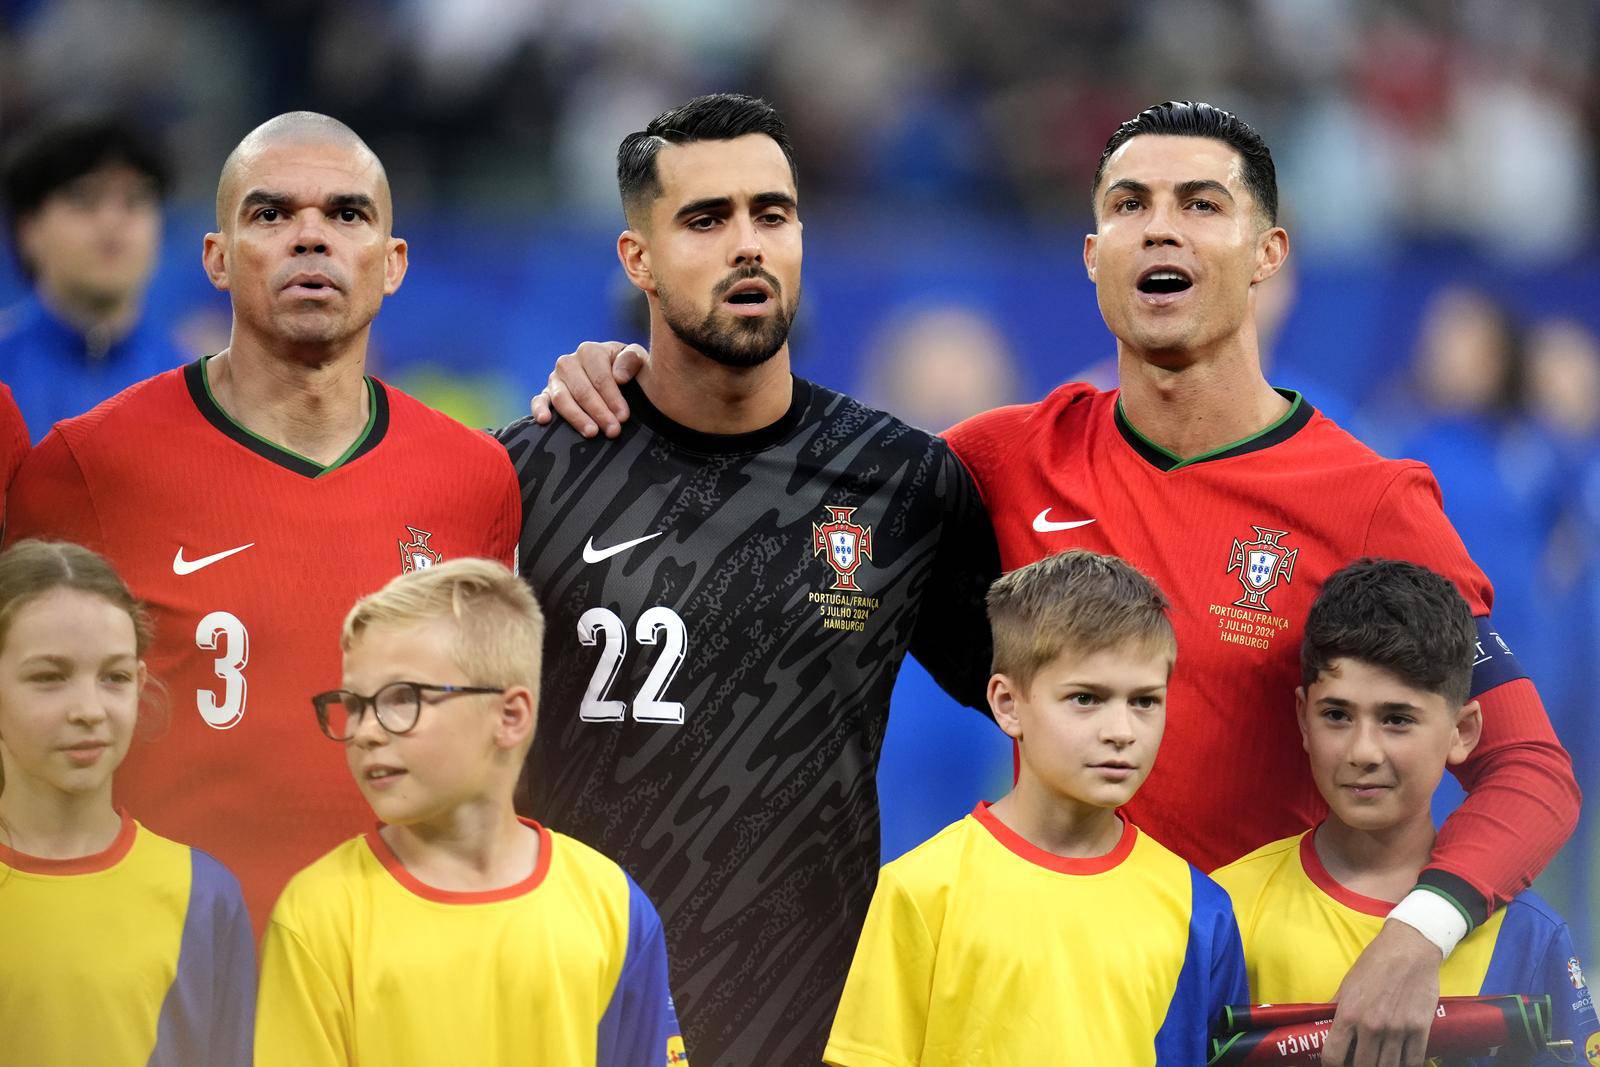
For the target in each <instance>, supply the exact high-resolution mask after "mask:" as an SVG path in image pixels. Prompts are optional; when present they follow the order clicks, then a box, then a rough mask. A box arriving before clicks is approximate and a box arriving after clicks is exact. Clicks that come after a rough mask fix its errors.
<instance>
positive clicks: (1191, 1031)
mask: <svg viewBox="0 0 1600 1067" xmlns="http://www.w3.org/2000/svg"><path fill="white" fill-rule="evenodd" d="M1189 880H1190V883H1191V885H1192V887H1193V903H1192V904H1191V905H1190V912H1189V948H1188V950H1187V951H1186V952H1185V953H1184V957H1183V970H1182V971H1181V972H1180V973H1179V975H1178V986H1177V988H1176V989H1175V990H1173V993H1172V1003H1171V1004H1170V1005H1169V1006H1168V1008H1167V1017H1166V1018H1165V1019H1164V1020H1162V1023H1161V1029H1160V1030H1159V1031H1158V1032H1157V1033H1156V1063H1157V1064H1158V1065H1161V1067H1176V1065H1180V1064H1181V1065H1188V1064H1203V1063H1205V1062H1206V1052H1207V1047H1208V1042H1209V1040H1210V1037H1211V1027H1212V1024H1213V1023H1214V1022H1215V1021H1216V1020H1217V1018H1218V1017H1219V1016H1221V1014H1222V1009H1223V1007H1224V1006H1226V1005H1228V1004H1247V1003H1249V1001H1250V986H1249V980H1248V978H1247V977H1246V973H1245V968H1244V944H1243V942H1242V941H1241V940H1240V938H1239V924H1238V921H1237V920H1236V919H1235V918H1234V916H1233V902H1232V901H1231V900H1229V899H1228V894H1227V893H1226V892H1225V891H1224V890H1223V888H1222V887H1221V886H1219V885H1217V883H1215V882H1213V881H1212V880H1211V879H1209V878H1207V877H1206V876H1205V875H1203V874H1201V873H1200V872H1199V871H1197V870H1195V869H1194V868H1193V867H1190V868H1189Z"/></svg>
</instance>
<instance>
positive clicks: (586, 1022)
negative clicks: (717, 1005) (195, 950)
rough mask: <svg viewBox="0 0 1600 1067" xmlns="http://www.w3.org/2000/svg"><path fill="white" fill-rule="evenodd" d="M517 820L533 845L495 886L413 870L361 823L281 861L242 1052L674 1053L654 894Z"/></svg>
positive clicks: (598, 1059) (304, 1065) (329, 1056)
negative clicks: (430, 880) (333, 844)
mask: <svg viewBox="0 0 1600 1067" xmlns="http://www.w3.org/2000/svg"><path fill="white" fill-rule="evenodd" d="M523 821H524V822H525V823H526V824H527V825H529V826H531V827H533V828H534V829H535V830H536V831H537V832H538V834H539V859H538V862H537V864H536V865H535V869H534V871H533V873H532V874H530V875H529V876H528V877H527V878H526V879H524V880H523V881H521V882H519V883H517V884H516V885H512V886H507V887H506V888H504V889H497V890H492V891H487V892H455V891H449V890H441V889H434V888H432V887H430V886H428V885H425V884H424V883H422V882H420V881H418V879H417V878H416V877H415V876H414V875H412V874H411V873H410V872H409V871H407V870H406V869H405V867H404V865H403V864H401V862H400V860H399V858H398V857H397V856H396V855H395V854H394V852H393V851H392V850H391V849H390V848H389V846H388V845H387V844H386V843H385V842H384V840H383V838H382V837H381V836H380V835H379V834H378V832H377V831H373V832H371V833H368V834H366V835H365V836H363V837H358V838H354V839H352V840H350V841H347V842H345V843H344V844H343V845H340V846H339V847H338V848H336V849H334V850H333V851H332V852H330V853H328V854H327V855H326V856H324V857H322V858H321V859H319V860H317V861H316V862H315V863H313V864H312V865H311V866H309V867H307V868H306V869H305V870H303V871H301V872H300V873H299V874H297V875H295V876H294V878H293V879H292V880H291V881H290V882H289V885H288V887H287V888H286V889H285V890H284V891H283V896H282V897H280V898H279V900H278V903H277V906H276V907H275V908H273V911H272V919H271V921H270V922H269V923H268V926H267V935H266V941H265V945H264V947H263V949H262V964H261V999H260V1002H259V1007H258V1010H257V1025H256V1064H257V1067H276V1065H280V1064H281V1065H284V1067H327V1065H335V1064H337V1065H347V1064H373V1065H378V1064H382V1065H390V1064H434V1063H473V1064H477V1063H482V1064H495V1063H524V1064H537V1063H548V1064H562V1065H568V1064H570V1065H574V1067H576V1065H583V1064H595V1065H597V1067H655V1065H664V1064H671V1065H673V1067H680V1065H687V1063H688V1059H687V1057H686V1056H685V1054H684V1050H683V1039H682V1036H681V1032H680V1030H679V1028H678V1019H677V1014H676V1012H675V1010H674V1008H673V1004H672V997H671V994H670V992H669V991H668V988H667V950H666V941H665V939H664V937H663V936H662V932H661V921H660V919H658V918H657V917H656V911H655V908H654V907H652V906H651V904H650V901H649V900H648V899H647V898H646V897H645V895H644V893H643V892H642V891H641V890H640V889H639V887H638V886H636V885H635V884H634V883H633V880H632V879H630V878H629V877H628V876H627V875H626V874H625V873H624V872H623V870H622V868H620V867H618V866H617V865H616V864H615V863H613V862H612V861H610V860H608V859H606V858H605V857H604V856H602V855H600V854H599V853H598V852H595V851H594V850H593V849H591V848H589V847H588V846H587V845H584V844H582V843H580V842H578V841H576V840H574V839H572V838H570V837H566V836H565V835H563V834H557V833H551V832H550V831H549V830H546V829H545V828H544V827H542V826H540V825H539V824H538V823H535V822H532V821H531V820H523Z"/></svg>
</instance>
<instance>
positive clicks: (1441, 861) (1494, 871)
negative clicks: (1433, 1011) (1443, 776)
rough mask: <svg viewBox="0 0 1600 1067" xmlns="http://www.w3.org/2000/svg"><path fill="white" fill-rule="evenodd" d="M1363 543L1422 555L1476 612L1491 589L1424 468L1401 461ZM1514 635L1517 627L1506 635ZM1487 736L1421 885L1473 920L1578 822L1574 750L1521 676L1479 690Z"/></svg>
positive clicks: (1512, 889) (1398, 554) (1375, 549)
mask: <svg viewBox="0 0 1600 1067" xmlns="http://www.w3.org/2000/svg"><path fill="white" fill-rule="evenodd" d="M1364 549H1365V551H1366V552H1367V553H1368V554H1370V555H1374V556H1382V557H1385V558H1389V559H1405V560H1410V561H1412V562H1414V563H1420V564H1423V565H1424V566H1427V567H1430V568H1432V569H1433V570H1436V571H1438V572H1439V573H1441V574H1443V575H1445V576H1446V577H1447V578H1449V579H1450V580H1451V581H1453V582H1454V583H1455V584H1456V587H1457V588H1458V589H1460V590H1461V593H1462V595H1463V596H1464V597H1465V598H1466V600H1467V603H1468V604H1470V605H1471V606H1472V613H1473V614H1474V615H1475V616H1478V617H1480V618H1482V617H1484V616H1487V615H1488V614H1489V608H1490V605H1491V604H1492V603H1493V601H1494V590H1493V589H1492V588H1491V587H1490V585H1489V580H1488V579H1487V578H1486V577H1484V574H1483V572H1482V571H1481V570H1479V569H1478V566H1477V564H1475V563H1473V562H1472V559H1471V557H1470V556H1468V555H1467V550H1466V547H1465V546H1464V545H1463V544H1462V543H1461V538H1460V537H1459V536H1458V535H1457V534H1456V532H1455V529H1454V528H1453V527H1452V526H1451V525H1450V521H1449V520H1448V519H1447V518H1445V515H1444V510H1443V507H1442V505H1441V499H1440V495H1439V486H1438V484H1437V483H1436V482H1435V481H1434V479H1433V475H1432V474H1431V473H1429V471H1428V469H1427V467H1425V466H1423V465H1421V464H1407V465H1406V467H1405V468H1404V469H1403V470H1402V471H1401V472H1400V473H1399V474H1398V475H1397V476H1396V477H1395V480H1394V482H1393V483H1392V484H1391V485H1390V487H1389V489H1388V491H1387V492H1385V494H1384V496H1383V498H1382V499H1381V500H1380V501H1379V504H1378V507H1377V508H1376V509H1375V511H1374V514H1373V519H1372V526H1371V527H1370V529H1369V530H1368V534H1367V541H1366V544H1365V546H1364ZM1510 636H1511V637H1512V639H1513V640H1515V635H1510ZM1477 700H1478V703H1479V706H1480V707H1481V708H1482V709H1483V737H1482V739H1481V740H1479V742H1478V747H1477V748H1476V749H1474V750H1473V753H1472V755H1471V756H1470V757H1469V758H1468V759H1467V761H1466V762H1465V763H1463V764H1462V765H1461V766H1459V767H1457V768H1455V769H1454V770H1455V775H1456V777H1457V778H1458V779H1459V780H1460V781H1461V785H1462V787H1463V788H1465V789H1466V790H1467V798H1466V800H1465V801H1463V802H1462V804H1461V807H1460V808H1458V809H1457V810H1456V811H1455V812H1454V813H1453V814H1452V815H1451V816H1450V818H1449V819H1447V820H1446V821H1445V824H1444V826H1443V827H1442V828H1441V829H1440V831H1439V836H1438V839H1437V840H1436V841H1435V842H1434V848H1433V856H1432V858H1431V859H1430V861H1429V865H1428V868H1427V869H1426V870H1424V871H1423V872H1422V876H1421V878H1420V880H1419V881H1420V883H1421V884H1423V885H1427V886H1428V887H1429V888H1430V889H1433V890H1435V891H1437V892H1440V893H1443V894H1444V895H1446V896H1447V897H1449V898H1450V899H1451V900H1454V901H1455V902H1456V903H1457V904H1458V905H1459V906H1460V907H1461V909H1462V911H1463V913H1464V914H1465V915H1466V916H1467V921H1468V922H1469V923H1470V924H1471V925H1472V926H1474V927H1476V926H1477V925H1478V924H1479V923H1481V922H1483V921H1484V920H1485V919H1486V918H1487V917H1488V916H1489V914H1490V913H1491V912H1492V911H1494V910H1495V909H1496V908H1498V907H1500V906H1501V905H1503V904H1505V902H1506V901H1508V900H1510V899H1511V898H1512V897H1513V896H1515V895H1516V894H1517V893H1519V892H1521V891H1522V890H1523V889H1526V888H1527V886H1528V884H1529V883H1530V882H1532V881H1533V879H1534V878H1535V877H1536V876H1537V875H1538V874H1539V872H1540V871H1542V870H1544V868H1545V865H1546V864H1548V863H1549V862H1550V860H1551V858H1553V857H1554V856H1555V854H1556V852H1557V851H1559V850H1560V848H1561V846H1562V845H1563V844H1564V843H1565V842H1566V840H1567V838H1568V837H1569V836H1571V834H1572V831H1573V829H1574V828H1575V827H1576V826H1577V822H1578V809H1579V801H1580V793H1579V790H1578V783H1577V780H1576V779H1575V778H1574V777H1573V773H1572V758H1571V757H1570V756H1569V755H1568V754H1567V752H1566V750H1565V749H1563V748H1562V747H1561V742H1559V741H1558V740H1556V735H1555V730H1554V729H1553V728H1552V727H1551V725H1550V717H1549V715H1547V714H1546V713H1545V710H1544V704H1543V702H1542V701H1541V700H1540V699H1539V693H1538V690H1536V689H1535V688H1534V686H1533V683H1532V682H1531V681H1529V680H1528V679H1527V678H1526V677H1522V678H1517V679H1515V680H1512V681H1506V682H1504V683H1503V684H1500V685H1496V686H1494V687H1492V688H1488V689H1486V690H1484V691H1483V692H1481V693H1479V694H1478V696H1477Z"/></svg>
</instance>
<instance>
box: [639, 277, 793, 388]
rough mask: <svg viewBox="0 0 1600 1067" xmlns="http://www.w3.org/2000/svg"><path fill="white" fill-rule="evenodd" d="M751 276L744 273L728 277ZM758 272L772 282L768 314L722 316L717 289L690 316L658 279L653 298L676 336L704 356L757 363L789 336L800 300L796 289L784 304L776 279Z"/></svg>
mask: <svg viewBox="0 0 1600 1067" xmlns="http://www.w3.org/2000/svg"><path fill="white" fill-rule="evenodd" d="M753 276H754V275H753V274H746V275H741V276H740V277H739V278H736V279H732V280H733V281H739V280H743V278H744V277H753ZM762 276H763V277H765V278H766V279H767V281H768V284H769V285H772V287H773V292H774V294H775V295H774V298H773V299H774V301H775V302H776V303H777V305H778V307H777V311H776V312H775V313H774V314H773V315H771V316H769V317H766V318H744V317H742V316H731V315H730V316H723V315H722V313H721V312H720V311H719V310H718V308H717V307H716V304H715V301H716V300H719V299H720V296H721V294H720V293H717V294H713V297H712V299H713V305H712V308H711V310H710V311H708V312H706V314H705V316H704V317H703V318H700V319H694V318H693V317H692V313H691V312H690V311H689V310H688V309H685V308H682V307H679V306H678V305H677V304H676V303H675V302H674V300H673V298H672V297H671V295H669V293H668V291H667V289H666V287H664V286H662V285H661V284H660V283H659V282H658V283H657V285H656V299H657V300H658V301H659V302H660V304H661V317H662V318H663V319H665V320H666V323H667V328H668V329H670V330H671V331H672V333H673V335H674V336H675V337H677V338H678V340H680V341H682V342H683V343H684V344H686V345H688V346H689V347H690V348H692V349H694V350H695V351H696V352H699V353H700V354H701V355H703V356H705V357H706V358H707V359H710V360H713V361H715V362H717V363H720V364H722V365H723V366H724V367H738V368H745V369H747V368H750V367H759V366H761V364H763V363H765V362H766V361H767V360H769V359H771V358H772V357H773V356H775V355H777V354H778V351H779V350H780V349H781V348H783V346H784V344H785V343H786V342H787V341H788V340H789V327H790V326H791V325H792V324H793V322H794V315H795V311H796V310H797V309H798V307H799V303H800V296H799V293H798V292H796V294H795V298H794V300H793V301H791V302H789V303H788V304H785V303H784V302H783V291H782V289H781V288H779V287H778V285H777V284H776V280H775V279H773V278H772V277H771V276H770V275H766V274H764V273H763V274H762ZM720 288H721V287H719V289H720Z"/></svg>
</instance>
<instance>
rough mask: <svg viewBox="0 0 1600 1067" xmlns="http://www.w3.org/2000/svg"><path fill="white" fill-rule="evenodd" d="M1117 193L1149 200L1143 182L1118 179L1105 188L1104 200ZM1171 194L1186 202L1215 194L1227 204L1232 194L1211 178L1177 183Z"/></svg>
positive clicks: (1231, 198)
mask: <svg viewBox="0 0 1600 1067" xmlns="http://www.w3.org/2000/svg"><path fill="white" fill-rule="evenodd" d="M1118 192H1123V193H1132V194H1133V195H1134V196H1137V197H1141V198H1143V199H1146V200H1148V199H1149V198H1150V187H1149V186H1148V185H1146V184H1145V183H1144V182H1136V181H1134V180H1133V179H1132V178H1118V179H1117V180H1116V181H1114V182H1112V183H1111V184H1110V185H1108V186H1106V194H1105V198H1106V199H1108V200H1109V199H1110V198H1111V195H1112V194H1113V193H1118ZM1172 192H1173V195H1174V196H1176V197H1177V198H1178V199H1179V200H1187V199H1189V198H1190V197H1192V196H1197V195H1199V194H1200V193H1215V194H1216V195H1218V196H1221V197H1226V198H1227V200H1228V202H1229V203H1232V202H1233V194H1232V193H1230V192H1229V191H1228V187H1227V186H1226V185H1223V184H1222V183H1221V182H1219V181H1215V180H1214V179H1211V178H1191V179H1190V180H1189V181H1186V182H1179V183H1178V184H1177V185H1175V186H1173V189H1172Z"/></svg>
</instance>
